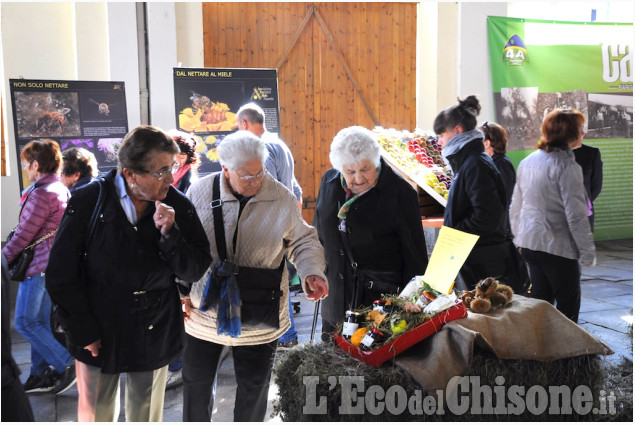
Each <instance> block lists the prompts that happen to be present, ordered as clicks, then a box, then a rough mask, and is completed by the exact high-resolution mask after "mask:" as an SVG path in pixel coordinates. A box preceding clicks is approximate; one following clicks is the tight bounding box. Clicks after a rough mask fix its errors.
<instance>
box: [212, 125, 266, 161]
mask: <svg viewBox="0 0 635 425" xmlns="http://www.w3.org/2000/svg"><path fill="white" fill-rule="evenodd" d="M218 159H219V160H220V163H221V165H224V166H225V168H227V169H228V170H230V171H236V170H238V169H239V168H241V167H242V166H243V165H245V164H246V163H248V162H249V161H253V160H254V159H256V160H258V161H261V162H262V163H263V164H264V163H265V160H266V159H267V148H266V146H265V144H264V143H263V142H262V140H260V139H259V138H258V137H257V136H255V135H254V134H253V133H251V132H250V131H246V130H240V131H237V132H235V133H232V134H230V135H228V136H227V137H225V138H224V139H223V140H222V141H221V142H220V144H219V145H218Z"/></svg>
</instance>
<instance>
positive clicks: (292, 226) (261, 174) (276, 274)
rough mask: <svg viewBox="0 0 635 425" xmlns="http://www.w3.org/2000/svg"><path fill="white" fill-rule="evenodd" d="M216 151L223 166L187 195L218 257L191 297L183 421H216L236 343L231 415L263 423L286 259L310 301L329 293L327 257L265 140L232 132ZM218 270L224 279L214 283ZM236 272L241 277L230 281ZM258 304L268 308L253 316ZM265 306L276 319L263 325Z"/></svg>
mask: <svg viewBox="0 0 635 425" xmlns="http://www.w3.org/2000/svg"><path fill="white" fill-rule="evenodd" d="M218 157H219V159H220V163H221V166H222V171H221V172H219V173H214V174H211V175H208V176H206V177H204V178H202V179H201V180H199V181H197V182H195V183H192V186H190V189H189V190H188V192H187V196H188V197H189V198H190V199H191V200H192V202H193V204H194V206H195V207H196V209H197V210H198V212H199V214H200V216H201V221H202V222H203V226H204V227H205V232H206V233H207V237H208V238H209V241H210V250H211V252H212V256H213V258H214V262H213V267H212V268H210V270H209V271H208V273H206V275H205V276H204V277H203V278H202V279H199V280H198V281H196V282H194V284H193V285H192V291H191V293H190V297H189V298H187V299H184V309H185V317H186V319H185V331H186V333H187V348H186V350H185V354H184V356H183V357H184V358H183V420H184V421H197V422H209V421H210V419H211V416H212V414H211V412H212V407H213V402H214V399H213V397H214V393H213V391H212V389H213V388H214V381H215V379H216V370H217V368H218V363H219V358H220V356H221V352H222V351H223V349H224V348H225V347H227V346H230V347H232V356H233V360H234V373H235V375H236V383H237V389H236V399H235V403H234V421H236V422H243V421H259V422H262V421H264V419H265V413H266V410H267V400H268V398H267V395H268V392H269V381H270V378H271V369H272V366H273V360H274V355H275V352H276V348H277V346H278V338H279V337H281V336H282V335H283V334H284V333H285V332H286V331H287V329H289V326H290V321H289V280H288V277H287V268H286V267H284V258H285V256H286V257H287V258H289V260H290V261H291V262H293V264H295V265H296V267H297V271H298V274H299V275H300V281H301V282H302V287H303V289H304V292H305V294H306V295H307V298H309V299H311V300H313V301H317V300H319V299H321V298H323V297H325V296H327V295H328V285H327V283H326V277H325V275H324V254H323V251H322V246H321V245H320V242H319V240H318V237H317V232H316V230H315V228H313V227H311V226H309V225H308V224H307V223H306V222H305V221H304V220H303V219H302V216H301V215H300V211H299V210H298V206H297V203H296V199H295V197H294V195H293V193H291V192H290V191H289V190H288V189H287V188H286V187H285V186H284V185H283V184H282V183H280V182H278V181H277V180H275V179H274V178H273V177H272V176H271V175H270V174H269V173H267V170H266V168H265V159H266V157H267V148H266V147H265V145H264V143H263V142H262V141H261V140H260V138H258V137H257V136H255V135H254V134H252V133H251V132H249V131H246V130H240V131H237V132H236V133H233V134H230V135H229V136H227V137H225V138H224V139H223V141H222V142H221V143H220V145H219V146H218ZM223 260H225V261H223ZM221 264H222V267H221ZM230 268H231V270H232V271H231V272H229V273H224V274H223V273H221V271H222V270H227V269H230ZM246 273H249V274H248V275H247V274H246ZM221 275H223V276H225V278H224V279H223V280H222V281H219V280H218V279H216V277H217V276H221ZM229 276H234V277H232V278H230V279H229V281H228V277H229ZM234 279H235V280H236V281H235V282H234ZM234 285H237V286H238V288H236V287H235V286H234ZM217 292H218V293H217ZM211 294H216V297H214V296H212V295H211ZM238 304H241V305H240V306H238ZM255 310H257V311H262V312H263V314H262V315H258V316H254V315H252V316H251V319H252V320H251V321H248V320H247V319H248V317H249V316H248V314H249V313H253V311H255ZM265 312H268V313H269V318H271V319H273V320H272V321H266V322H265V321H264V319H265V314H264V313H265ZM253 319H255V320H253ZM260 319H262V320H263V321H262V322H261V321H260Z"/></svg>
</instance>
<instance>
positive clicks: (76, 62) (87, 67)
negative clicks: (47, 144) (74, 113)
mask: <svg viewBox="0 0 635 425" xmlns="http://www.w3.org/2000/svg"><path fill="white" fill-rule="evenodd" d="M198 8H199V9H200V3H198ZM193 9H195V5H194V4H192V5H189V6H188V7H187V8H185V10H186V12H187V13H188V14H189V15H188V16H190V19H195V18H192V17H195V16H196V14H195V13H192V10H193ZM147 10H148V14H147V16H148V35H149V37H150V43H149V48H148V57H149V63H150V77H151V78H150V82H149V84H150V87H149V91H150V94H151V98H152V104H151V112H152V116H151V121H150V122H149V123H150V124H154V125H158V126H160V127H163V128H166V129H168V128H172V127H174V125H175V115H174V83H173V80H172V68H173V67H174V66H176V64H177V62H176V39H177V37H176V18H175V7H174V3H166V2H163V3H151V4H148V5H147ZM200 16H201V18H200V19H201V24H200V33H199V38H200V40H201V43H202V14H201V15H200ZM0 21H1V34H2V71H3V77H4V78H3V81H2V101H3V102H4V110H5V111H6V116H5V118H6V121H5V124H6V125H5V133H4V135H3V136H4V138H5V140H6V146H7V159H8V170H9V175H8V176H6V177H2V178H1V179H0V199H2V203H1V205H0V217H1V219H2V223H1V238H2V240H4V239H5V238H6V236H7V234H8V233H9V231H10V230H11V229H12V228H13V227H14V226H15V224H16V223H17V221H18V214H19V212H20V209H19V207H18V205H17V200H18V199H19V198H20V193H19V179H18V173H19V172H20V167H19V162H18V159H17V154H16V152H15V149H14V146H15V137H14V129H13V114H12V107H11V101H10V100H11V99H10V93H11V91H10V88H9V81H8V80H9V79H12V78H26V79H46V80H86V81H124V82H125V84H126V103H127V112H128V125H129V127H130V128H134V127H136V126H138V125H139V124H141V123H142V122H141V115H140V87H139V53H138V52H139V49H138V44H137V38H138V37H137V8H136V4H135V3H134V2H108V3H92V2H91V3H84V2H78V3H73V2H63V3H62V2H60V3H29V2H19V3H18V2H15V3H7V2H2V3H0ZM190 55H191V56H194V55H193V54H190ZM201 57H202V51H201ZM197 66H198V65H197ZM144 123H145V122H144Z"/></svg>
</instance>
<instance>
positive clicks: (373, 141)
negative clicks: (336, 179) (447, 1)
mask: <svg viewBox="0 0 635 425" xmlns="http://www.w3.org/2000/svg"><path fill="white" fill-rule="evenodd" d="M379 158H380V153H379V143H378V142H377V138H376V137H375V135H374V134H373V133H372V132H371V131H370V130H368V129H367V128H364V127H361V126H357V125H356V126H352V127H347V128H344V129H342V130H340V131H339V133H337V134H336V135H335V137H334V138H333V142H332V143H331V153H330V154H329V159H330V160H331V164H333V168H335V169H336V170H338V171H340V172H341V171H342V168H343V167H344V166H345V165H355V164H359V163H361V162H362V161H364V160H368V161H370V162H372V163H373V164H375V167H379V164H380V161H379Z"/></svg>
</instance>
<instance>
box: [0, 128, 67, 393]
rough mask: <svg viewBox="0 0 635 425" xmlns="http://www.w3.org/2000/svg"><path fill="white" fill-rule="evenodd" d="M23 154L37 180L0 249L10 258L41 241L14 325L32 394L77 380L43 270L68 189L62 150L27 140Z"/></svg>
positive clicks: (23, 284) (26, 192)
mask: <svg viewBox="0 0 635 425" xmlns="http://www.w3.org/2000/svg"><path fill="white" fill-rule="evenodd" d="M20 160H21V161H22V168H23V170H24V171H25V173H26V175H27V177H28V179H29V180H30V181H32V182H33V184H31V185H30V186H28V187H27V188H26V189H25V190H24V192H23V193H22V198H21V199H20V204H21V205H22V209H21V210H20V218H19V223H18V226H17V227H16V229H15V233H14V236H13V237H12V238H11V239H10V240H9V241H8V242H7V244H6V245H5V246H4V248H2V253H3V254H4V255H5V256H6V257H7V261H8V263H9V264H11V263H12V262H13V261H14V260H15V259H16V258H17V257H18V256H19V255H20V253H21V252H22V251H23V250H24V249H25V248H26V247H27V246H29V245H31V244H35V243H36V242H38V241H40V242H39V243H37V244H36V245H35V246H34V248H33V252H34V254H33V260H32V261H31V263H30V264H29V267H28V269H27V271H26V278H25V279H24V281H22V282H20V286H19V287H18V295H17V299H16V303H15V328H16V330H17V331H18V332H19V333H20V335H22V336H23V337H24V339H26V340H27V341H28V342H29V345H30V346H31V374H30V376H29V378H28V379H27V380H26V382H25V383H24V389H25V391H26V392H27V393H29V394H30V393H49V392H55V393H58V394H59V393H62V392H64V391H66V390H67V389H69V388H70V387H71V386H72V385H73V384H74V383H75V365H74V363H73V358H72V357H71V355H70V354H69V353H68V351H67V350H66V348H65V347H63V346H62V345H61V344H60V343H59V342H57V340H56V339H55V338H54V337H53V334H52V333H51V327H50V324H49V320H48V318H49V315H50V312H51V300H50V298H49V294H48V293H47V291H46V287H45V281H46V280H48V275H46V274H45V271H46V265H47V263H48V262H49V254H50V251H51V246H52V245H53V239H54V237H55V231H56V230H57V227H58V226H59V224H60V221H61V220H62V215H63V214H64V210H65V209H66V205H67V202H68V197H69V192H68V189H67V188H66V187H65V186H64V185H63V184H62V182H61V181H60V177H59V170H60V166H61V165H62V152H61V151H60V147H59V145H58V144H57V142H56V141H54V140H50V139H41V140H34V141H31V142H29V143H28V144H27V145H26V146H25V147H24V148H23V149H22V151H21V152H20Z"/></svg>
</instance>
